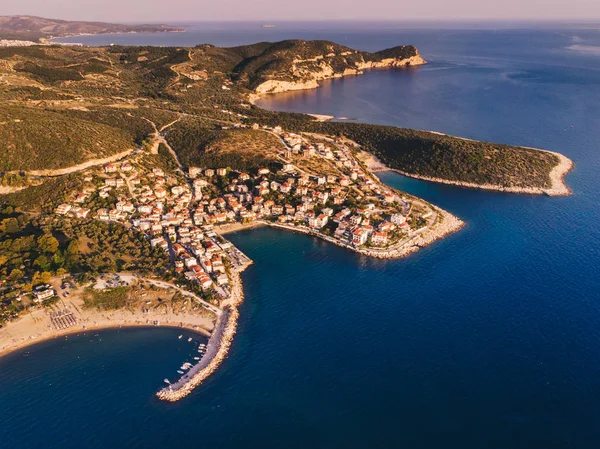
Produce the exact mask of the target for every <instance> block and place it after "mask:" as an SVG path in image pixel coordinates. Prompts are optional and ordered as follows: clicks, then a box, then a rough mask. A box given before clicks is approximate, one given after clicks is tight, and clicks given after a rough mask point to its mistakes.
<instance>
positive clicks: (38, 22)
mask: <svg viewBox="0 0 600 449" xmlns="http://www.w3.org/2000/svg"><path fill="white" fill-rule="evenodd" d="M183 31H184V30H183V29H182V28H175V27H171V26H168V25H160V24H159V25H122V24H115V23H104V22H80V21H68V20H56V19H46V18H43V17H36V16H0V39H4V40H21V41H33V42H40V41H43V40H44V39H51V38H57V37H68V36H77V35H86V34H113V33H167V32H183Z"/></svg>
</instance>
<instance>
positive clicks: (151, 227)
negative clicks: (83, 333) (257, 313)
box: [55, 127, 439, 304]
mask: <svg viewBox="0 0 600 449" xmlns="http://www.w3.org/2000/svg"><path fill="white" fill-rule="evenodd" d="M264 131H265V132H269V133H273V134H275V135H277V136H278V137H279V138H280V139H281V142H282V150H281V152H280V153H279V154H277V155H276V157H277V161H276V162H274V163H272V164H270V165H271V166H270V167H259V168H258V169H256V170H255V171H254V172H248V173H245V172H238V171H234V170H232V169H230V168H228V167H219V168H203V167H186V168H184V167H179V166H177V167H176V168H175V169H174V170H171V171H169V170H168V169H165V168H162V167H154V166H151V165H150V164H148V163H147V160H146V154H145V153H144V152H136V153H134V154H132V155H131V156H130V157H127V158H126V159H125V160H122V161H120V162H116V163H108V164H105V165H104V166H102V167H101V168H98V169H93V170H89V171H88V172H86V173H85V178H84V181H85V187H84V188H83V190H82V191H79V192H74V193H73V194H72V200H71V201H69V202H66V203H63V204H60V205H59V206H58V207H57V208H56V210H55V213H56V214H58V215H61V216H66V217H71V218H73V219H86V218H95V219H98V220H101V221H105V222H115V223H120V224H122V225H123V226H126V227H130V228H134V229H137V230H139V231H142V232H144V233H145V235H146V236H147V238H148V240H149V241H150V243H151V245H152V246H153V247H159V248H162V249H163V250H164V251H165V253H167V254H168V255H169V257H170V260H171V262H172V263H173V266H174V270H175V273H176V274H177V275H181V276H183V277H184V278H185V280H186V281H188V282H191V283H195V284H197V285H198V286H199V287H200V289H201V291H204V292H211V293H212V294H214V295H215V296H214V297H215V298H216V302H217V304H218V303H220V302H221V301H223V300H225V299H227V297H228V296H229V292H230V288H231V280H230V278H229V276H228V274H227V273H228V271H229V269H234V270H236V271H240V269H241V268H242V267H244V266H245V265H247V264H248V263H249V259H248V258H247V257H246V256H245V255H244V254H243V253H241V252H240V251H239V250H238V249H237V248H235V247H234V246H233V245H232V244H231V243H230V242H229V241H227V240H226V239H225V238H224V237H223V236H222V231H223V230H226V229H229V230H230V229H239V228H242V227H251V226H256V225H257V224H260V225H269V226H273V227H278V228H282V229H288V230H291V231H297V232H302V233H306V234H310V235H313V236H317V237H320V238H323V239H325V240H327V241H329V242H331V243H334V244H337V245H339V246H343V247H346V248H349V249H351V250H354V251H356V252H359V253H363V254H366V255H369V256H373V257H382V258H388V257H389V258H391V257H398V256H399V255H401V254H402V248H403V247H404V245H405V244H406V243H407V242H409V241H410V240H411V239H412V238H414V237H415V236H417V235H419V234H421V233H423V232H424V231H426V230H427V229H428V228H429V227H431V226H433V225H434V224H435V223H436V220H437V219H438V216H439V212H438V211H436V210H434V209H433V208H432V207H431V206H429V205H427V204H425V203H423V202H421V201H415V200H414V199H409V197H408V196H405V195H403V194H401V193H399V192H397V191H395V190H392V189H391V188H389V187H387V186H385V185H383V184H382V183H380V182H379V181H378V180H377V178H375V177H374V176H373V175H372V174H370V173H369V172H368V169H366V167H364V165H363V164H362V163H361V162H360V161H359V160H358V159H357V158H356V157H355V156H354V154H353V151H352V149H351V148H350V147H349V146H348V145H347V144H346V143H342V142H336V141H334V140H333V139H330V141H329V142H327V141H325V140H324V139H325V137H324V136H319V139H315V140H318V142H317V143H314V142H311V141H310V140H309V139H308V138H307V137H306V136H300V135H297V134H292V133H286V132H283V131H282V130H281V128H279V127H275V128H272V129H264ZM99 204H100V205H102V206H103V207H97V206H98V205H99Z"/></svg>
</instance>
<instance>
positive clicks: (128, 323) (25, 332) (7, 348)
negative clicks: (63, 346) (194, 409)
mask: <svg viewBox="0 0 600 449" xmlns="http://www.w3.org/2000/svg"><path fill="white" fill-rule="evenodd" d="M62 302H63V303H64V305H66V310H67V311H69V312H73V315H74V317H75V319H76V321H77V324H76V325H75V326H72V327H69V328H66V329H62V330H56V329H55V328H54V326H53V325H52V322H51V319H50V313H51V312H52V311H51V310H49V309H42V308H39V309H36V310H33V311H31V313H27V314H26V315H23V316H22V317H20V318H19V319H18V320H16V321H13V322H10V323H8V324H7V325H5V326H4V327H3V328H0V356H2V355H5V354H7V353H9V352H12V351H15V350H17V349H21V348H24V347H26V346H29V345H32V344H35V343H39V342H41V341H44V340H49V339H53V338H57V337H62V336H64V335H69V334H74V333H80V332H84V331H89V330H99V329H110V328H120V327H137V326H144V327H148V326H153V325H154V322H158V323H159V326H168V327H180V328H185V329H189V330H192V331H194V332H198V333H201V334H203V335H205V336H210V333H211V331H212V329H213V327H214V321H215V319H216V316H215V315H214V314H212V313H210V312H203V313H201V314H200V313H199V314H182V313H179V314H175V313H161V312H149V313H142V312H136V313H132V312H131V311H129V310H114V311H113V310H111V311H98V310H95V309H84V308H83V300H81V299H78V298H74V299H68V300H66V299H65V300H64V301H62ZM59 304H60V308H61V309H63V305H62V303H59Z"/></svg>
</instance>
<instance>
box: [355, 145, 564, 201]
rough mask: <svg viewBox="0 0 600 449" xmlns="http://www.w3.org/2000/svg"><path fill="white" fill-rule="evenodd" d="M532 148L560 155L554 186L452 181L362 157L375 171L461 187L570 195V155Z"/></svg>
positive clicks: (369, 157)
mask: <svg viewBox="0 0 600 449" xmlns="http://www.w3.org/2000/svg"><path fill="white" fill-rule="evenodd" d="M523 148H527V149H530V150H536V151H544V152H546V153H550V154H553V155H555V156H557V157H558V159H559V162H558V164H557V165H556V166H555V167H554V168H553V169H552V171H551V172H550V181H551V183H552V187H549V188H542V187H505V186H501V185H496V184H475V183H471V182H461V181H450V180H447V179H442V178H432V177H429V176H421V175H415V174H412V173H407V172H405V171H402V170H398V169H395V168H390V167H388V166H387V165H385V164H384V163H383V162H381V161H380V160H379V159H377V158H376V157H375V156H374V155H372V154H370V153H367V155H363V156H362V159H363V161H364V162H365V163H366V165H367V167H368V168H369V170H370V171H371V172H373V173H376V172H382V171H393V172H396V173H398V174H400V175H403V176H407V177H409V178H415V179H421V180H423V181H431V182H438V183H440V184H448V185H454V186H460V187H468V188H472V189H481V190H495V191H498V192H506V193H522V194H528V195H548V196H569V195H571V193H572V192H571V189H570V188H569V186H567V184H566V183H565V181H564V178H565V176H566V175H567V174H568V173H569V172H570V171H571V170H573V168H574V167H575V164H574V163H573V161H572V160H571V159H569V158H568V157H566V156H564V155H562V154H560V153H555V152H553V151H547V150H541V149H539V148H530V147H523Z"/></svg>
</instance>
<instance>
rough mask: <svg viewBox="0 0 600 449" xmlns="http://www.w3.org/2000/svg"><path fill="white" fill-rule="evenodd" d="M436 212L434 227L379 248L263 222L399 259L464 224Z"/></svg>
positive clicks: (366, 253)
mask: <svg viewBox="0 0 600 449" xmlns="http://www.w3.org/2000/svg"><path fill="white" fill-rule="evenodd" d="M436 212H437V213H438V214H440V215H441V216H442V217H443V220H442V222H441V223H438V224H437V225H436V226H435V228H434V229H425V230H424V231H423V232H420V233H418V234H416V235H414V236H413V237H411V238H410V239H408V240H407V241H405V242H402V244H400V245H397V247H390V248H379V249H366V248H357V247H355V246H352V245H347V244H345V243H343V242H340V241H339V240H337V239H334V238H332V237H328V236H326V235H322V234H319V233H317V232H315V231H312V230H310V229H307V228H306V229H305V228H300V227H297V226H286V225H282V224H279V223H270V222H264V224H266V225H267V226H271V227H273V228H279V229H285V230H288V231H292V232H299V233H301V234H306V235H310V236H313V237H317V238H320V239H321V240H324V241H326V242H329V243H333V244H334V245H337V246H339V247H341V248H345V249H349V250H350V251H354V252H355V253H358V254H361V255H363V256H367V257H373V258H376V259H400V258H402V257H406V256H408V255H409V254H412V253H414V252H416V251H418V250H419V249H421V248H423V247H425V246H427V245H430V244H432V243H434V242H436V241H437V240H440V239H442V238H444V237H445V236H447V235H450V234H453V233H454V232H457V231H459V230H460V229H461V228H462V227H463V226H464V225H465V223H464V222H463V221H462V220H461V219H460V218H458V217H455V216H454V215H452V214H451V213H449V212H446V211H445V210H442V209H437V210H436Z"/></svg>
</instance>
